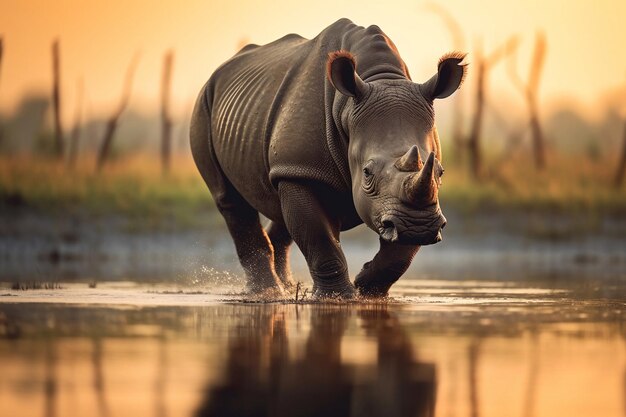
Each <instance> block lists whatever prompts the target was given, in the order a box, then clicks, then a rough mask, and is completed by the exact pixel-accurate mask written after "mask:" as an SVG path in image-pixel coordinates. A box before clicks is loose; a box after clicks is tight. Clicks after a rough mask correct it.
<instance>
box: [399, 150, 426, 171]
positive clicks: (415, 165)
mask: <svg viewBox="0 0 626 417" xmlns="http://www.w3.org/2000/svg"><path fill="white" fill-rule="evenodd" d="M422 165H423V163H422V158H420V154H419V150H418V149H417V145H413V146H411V147H410V148H409V150H408V151H406V153H405V154H404V155H402V156H401V157H400V158H398V160H397V161H396V163H395V164H394V166H395V167H396V168H397V169H398V170H399V171H404V172H415V171H419V170H420V169H422Z"/></svg>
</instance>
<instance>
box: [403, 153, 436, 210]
mask: <svg viewBox="0 0 626 417" xmlns="http://www.w3.org/2000/svg"><path fill="white" fill-rule="evenodd" d="M437 189H438V187H437V182H436V180H435V153H434V152H431V153H430V155H428V159H426V163H425V164H424V167H423V168H422V169H421V170H420V172H419V173H415V174H413V175H411V176H410V177H408V178H407V179H406V181H405V183H404V194H405V197H406V200H407V201H408V202H410V203H413V204H428V203H432V202H433V201H435V200H436V198H437Z"/></svg>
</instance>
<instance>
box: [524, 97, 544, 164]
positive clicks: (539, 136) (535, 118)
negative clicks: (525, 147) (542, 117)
mask: <svg viewBox="0 0 626 417" xmlns="http://www.w3.org/2000/svg"><path fill="white" fill-rule="evenodd" d="M528 109H529V110H528V111H529V112H530V130H531V132H532V136H533V154H534V156H535V167H536V168H537V169H539V170H543V169H545V168H546V147H545V145H544V143H545V141H544V140H543V131H542V129H541V124H540V123H539V112H538V111H537V102H536V99H535V98H533V99H532V100H531V101H530V102H529V105H528Z"/></svg>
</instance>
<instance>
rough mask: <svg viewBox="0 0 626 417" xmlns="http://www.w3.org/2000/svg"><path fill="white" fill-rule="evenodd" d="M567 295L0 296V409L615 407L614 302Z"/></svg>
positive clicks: (421, 411) (329, 411)
mask: <svg viewBox="0 0 626 417" xmlns="http://www.w3.org/2000/svg"><path fill="white" fill-rule="evenodd" d="M143 296H145V294H143ZM180 297H181V298H184V297H188V296H187V295H182V296H180ZM472 297H473V296H472ZM480 297H481V298H484V297H485V296H483V295H481V296H480ZM468 298H469V297H468ZM471 300H472V301H473V300H474V298H471ZM574 301H575V302H572V300H571V299H565V300H564V301H562V300H561V299H558V300H555V301H554V302H552V301H550V300H548V299H545V298H544V299H542V301H541V304H539V303H537V302H535V303H522V302H512V301H509V302H508V303H506V304H502V303H495V302H494V303H492V304H489V305H485V304H483V305H480V306H476V305H475V304H470V303H466V304H463V305H452V306H451V305H449V304H445V305H444V304H443V303H439V304H437V303H431V304H427V303H421V304H420V303H413V304H408V303H404V304H395V305H394V304H393V303H392V304H388V305H367V304H365V305H362V304H350V305H333V304H331V305H320V304H311V305H282V304H262V305H259V304H255V305H250V304H244V303H219V304H209V305H205V306H201V307H194V306H187V307H184V306H175V307H155V308H141V307H132V308H108V307H106V308H104V307H98V306H85V305H83V306H63V305H49V304H36V303H33V304H12V303H4V304H2V303H0V415H2V416H3V417H4V416H5V415H6V416H11V417H21V416H34V417H39V416H43V417H48V416H62V417H73V416H94V417H116V416H132V417H143V416H146V417H155V416H157V417H167V416H194V415H195V416H198V417H206V416H223V417H228V416H244V417H245V416H267V417H281V416H295V417H301V416H314V415H325V416H342V417H343V416H359V417H360V416H374V417H375V416H391V417H393V416H438V417H470V416H477V417H502V416H512V417H535V416H555V417H558V416H568V417H569V416H572V415H589V416H602V417H624V415H625V410H624V409H625V407H626V404H625V400H626V395H625V390H624V387H625V386H626V373H625V372H624V369H625V367H626V349H625V347H626V327H625V326H624V320H623V317H624V315H625V314H626V306H625V305H624V303H623V302H611V303H607V302H601V303H598V302H595V301H593V300H591V301H589V300H574ZM557 313H558V314H557Z"/></svg>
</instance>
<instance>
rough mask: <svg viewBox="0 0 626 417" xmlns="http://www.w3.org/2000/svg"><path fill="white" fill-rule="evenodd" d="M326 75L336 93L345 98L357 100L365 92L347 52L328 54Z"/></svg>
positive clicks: (352, 60)
mask: <svg viewBox="0 0 626 417" xmlns="http://www.w3.org/2000/svg"><path fill="white" fill-rule="evenodd" d="M326 75H327V76H328V79H329V80H330V82H331V83H332V85H333V86H334V87H335V88H336V89H337V91H339V92H340V93H341V94H343V95H345V96H348V97H354V98H356V99H357V100H359V99H361V98H362V97H363V96H364V95H365V93H366V91H367V84H365V82H363V80H362V79H361V77H359V75H358V74H357V73H356V60H355V59H354V56H353V55H352V54H351V53H350V52H348V51H335V52H331V53H330V54H328V61H327V62H326Z"/></svg>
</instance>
